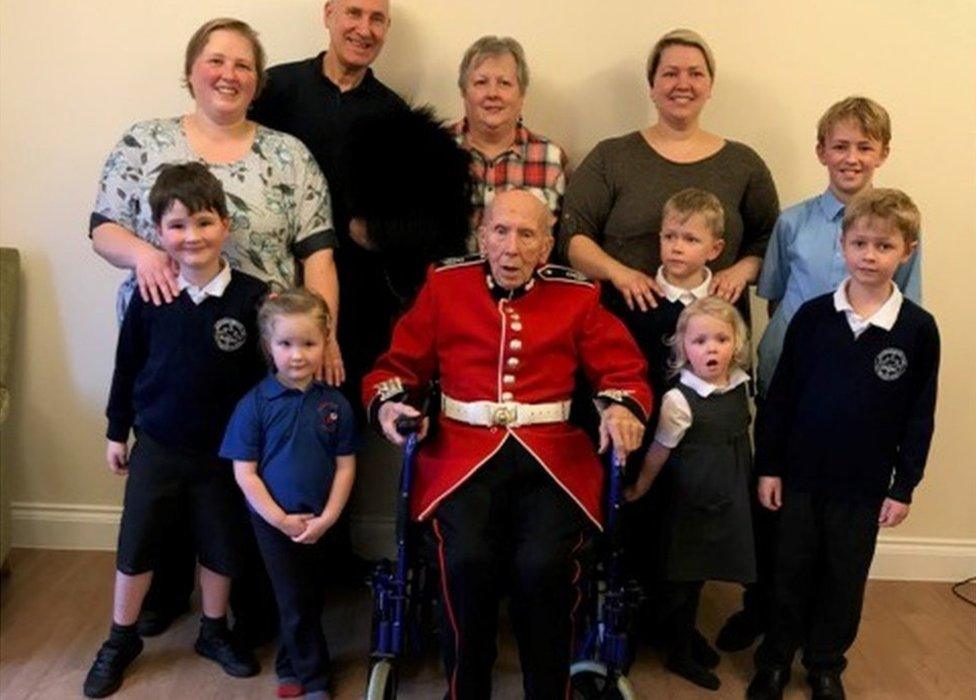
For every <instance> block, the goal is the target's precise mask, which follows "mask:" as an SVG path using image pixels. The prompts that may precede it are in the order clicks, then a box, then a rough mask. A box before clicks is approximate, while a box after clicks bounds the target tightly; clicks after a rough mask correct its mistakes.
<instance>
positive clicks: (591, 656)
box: [570, 449, 642, 700]
mask: <svg viewBox="0 0 976 700" xmlns="http://www.w3.org/2000/svg"><path fill="white" fill-rule="evenodd" d="M610 454H611V457H610V467H609V472H610V485H609V488H608V490H607V491H608V493H607V501H608V503H607V522H606V528H605V529H604V532H603V535H602V537H600V538H599V541H598V542H597V551H598V553H599V556H598V561H597V565H596V567H595V570H594V572H593V576H591V577H590V581H589V582H588V585H587V587H586V598H585V602H586V606H585V608H584V613H583V621H582V625H581V627H582V634H580V636H579V639H580V641H579V644H578V645H577V649H576V653H575V656H574V661H573V663H572V665H571V666H570V687H571V689H572V697H573V700H636V698H637V693H636V692H635V691H634V687H633V685H632V684H631V682H630V680H629V679H628V678H627V671H628V670H629V669H630V666H631V664H632V663H633V661H634V653H635V652H634V644H633V637H634V634H633V632H634V630H633V627H634V622H635V620H636V617H637V610H638V608H639V607H640V603H641V598H642V591H641V588H640V586H639V585H638V584H637V583H636V581H634V580H633V579H630V578H628V577H626V576H625V575H624V571H623V565H622V561H621V559H622V548H621V544H620V509H621V507H622V506H623V502H624V498H623V481H624V470H625V467H626V462H625V461H623V460H618V459H617V457H616V455H615V454H614V453H613V450H612V449H611V450H610Z"/></svg>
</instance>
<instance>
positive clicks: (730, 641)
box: [715, 610, 766, 652]
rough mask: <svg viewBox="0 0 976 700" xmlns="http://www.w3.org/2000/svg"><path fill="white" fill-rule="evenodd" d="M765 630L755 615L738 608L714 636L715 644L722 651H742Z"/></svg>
mask: <svg viewBox="0 0 976 700" xmlns="http://www.w3.org/2000/svg"><path fill="white" fill-rule="evenodd" d="M765 631H766V630H765V629H764V627H763V624H762V622H760V621H759V620H757V619H756V616H755V615H753V614H752V613H749V612H747V611H745V610H740V611H739V612H737V613H733V614H732V615H730V616H729V619H728V620H726V621H725V624H724V625H723V626H722V629H721V630H719V633H718V637H716V638H715V646H717V647H718V648H719V649H721V650H722V651H729V652H732V651H742V650H743V649H748V648H749V647H751V646H752V644H753V642H755V641H756V639H758V638H759V637H760V636H762V635H763V634H764V633H765Z"/></svg>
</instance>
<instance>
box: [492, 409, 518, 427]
mask: <svg viewBox="0 0 976 700" xmlns="http://www.w3.org/2000/svg"><path fill="white" fill-rule="evenodd" d="M517 417H518V408H517V407H516V406H511V405H506V404H502V405H500V406H495V407H494V408H493V409H492V411H491V424H492V425H509V424H510V423H514V422H515V419H516V418H517Z"/></svg>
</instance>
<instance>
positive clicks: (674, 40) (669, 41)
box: [647, 29, 715, 85]
mask: <svg viewBox="0 0 976 700" xmlns="http://www.w3.org/2000/svg"><path fill="white" fill-rule="evenodd" d="M669 46H691V47H692V48H696V49H698V50H699V51H701V52H702V55H703V56H704V57H705V67H706V68H707V69H708V77H709V78H711V79H712V80H715V56H714V55H713V54H712V49H711V48H710V47H709V46H708V42H706V41H705V39H704V38H703V37H702V35H701V34H699V33H698V32H694V31H692V30H690V29H672V30H671V31H670V32H668V33H667V34H665V35H664V36H662V37H661V38H660V39H658V40H657V43H656V44H654V46H653V47H651V53H650V54H649V55H648V57H647V82H648V84H650V85H654V74H655V73H656V72H657V67H658V65H659V64H660V63H661V55H662V54H663V53H664V49H666V48H668V47H669Z"/></svg>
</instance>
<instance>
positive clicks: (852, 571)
mask: <svg viewBox="0 0 976 700" xmlns="http://www.w3.org/2000/svg"><path fill="white" fill-rule="evenodd" d="M880 506H881V504H880V501H879V502H878V503H860V502H853V501H843V500H839V499H836V498H830V497H825V496H815V495H811V494H807V493H798V492H794V491H787V492H786V493H784V494H783V507H782V509H781V510H780V512H779V513H780V520H779V527H778V536H777V546H776V568H775V573H774V575H773V595H772V606H771V609H770V613H771V614H770V625H769V629H768V630H767V632H766V637H765V639H764V640H763V643H762V644H761V645H760V646H759V648H758V649H757V650H756V666H757V667H758V668H760V669H763V668H767V669H768V668H776V667H788V666H789V665H790V664H792V662H793V656H794V654H795V653H796V650H797V649H798V648H800V647H803V665H804V666H806V668H807V670H808V671H809V672H811V673H822V672H840V671H842V670H843V669H844V667H845V666H846V665H847V661H846V659H845V658H844V654H845V653H846V652H847V650H848V649H849V648H850V646H851V644H853V643H854V639H855V637H857V628H858V625H859V623H860V621H861V607H862V605H863V603H864V586H865V584H866V583H867V578H868V569H870V567H871V560H872V559H873V558H874V547H875V542H876V540H877V537H878V514H879V512H880Z"/></svg>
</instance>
